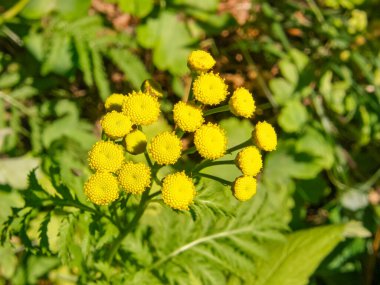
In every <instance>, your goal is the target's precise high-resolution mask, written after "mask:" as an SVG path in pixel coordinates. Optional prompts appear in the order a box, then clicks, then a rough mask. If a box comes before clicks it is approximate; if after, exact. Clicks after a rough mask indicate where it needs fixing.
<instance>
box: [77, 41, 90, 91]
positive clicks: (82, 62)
mask: <svg viewBox="0 0 380 285" xmlns="http://www.w3.org/2000/svg"><path fill="white" fill-rule="evenodd" d="M73 39H74V45H75V48H76V51H77V53H78V59H79V67H80V69H81V70H82V72H83V78H84V82H85V83H86V84H87V86H93V84H94V81H93V79H92V65H91V57H90V49H89V46H88V44H87V42H86V41H84V40H83V39H81V38H79V36H74V37H73Z"/></svg>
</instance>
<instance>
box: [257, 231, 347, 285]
mask: <svg viewBox="0 0 380 285" xmlns="http://www.w3.org/2000/svg"><path fill="white" fill-rule="evenodd" d="M344 229H345V226H343V225H333V226H323V227H318V228H313V229H309V230H302V231H298V232H295V233H293V234H290V235H288V236H287V241H286V242H285V243H270V244H267V245H266V247H267V249H268V252H269V253H270V254H269V256H268V258H267V259H264V260H260V261H259V262H258V263H257V271H256V275H257V280H256V282H254V284H255V285H278V284H281V285H306V284H308V279H309V277H310V276H311V275H312V274H313V272H314V271H315V269H316V268H317V266H318V265H319V263H320V262H321V261H322V260H323V259H324V258H325V257H326V255H328V254H329V253H330V252H331V251H332V250H333V249H334V247H335V246H336V245H337V244H338V243H339V242H340V241H341V240H342V239H343V238H344V237H343V233H344Z"/></svg>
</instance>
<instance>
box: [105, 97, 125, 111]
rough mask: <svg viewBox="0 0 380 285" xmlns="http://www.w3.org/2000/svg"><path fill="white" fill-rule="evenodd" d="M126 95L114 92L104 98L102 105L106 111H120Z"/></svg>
mask: <svg viewBox="0 0 380 285" xmlns="http://www.w3.org/2000/svg"><path fill="white" fill-rule="evenodd" d="M125 97H126V96H124V95H123V94H117V93H114V94H112V95H111V96H108V97H107V99H106V102H105V103H104V106H105V107H106V110H107V111H113V110H115V111H117V112H121V109H122V106H123V102H124V99H125Z"/></svg>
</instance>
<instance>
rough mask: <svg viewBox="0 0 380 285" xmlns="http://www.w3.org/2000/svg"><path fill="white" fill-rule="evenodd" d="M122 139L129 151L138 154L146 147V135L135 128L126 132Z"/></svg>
mask: <svg viewBox="0 0 380 285" xmlns="http://www.w3.org/2000/svg"><path fill="white" fill-rule="evenodd" d="M124 141H125V145H126V149H127V151H128V152H129V153H132V154H140V153H143V152H144V151H145V149H146V144H147V142H146V135H145V134H144V133H143V132H142V131H139V130H137V129H136V130H134V131H132V132H130V133H129V134H127V135H126V136H125V139H124Z"/></svg>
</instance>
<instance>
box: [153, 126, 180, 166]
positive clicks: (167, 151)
mask: <svg viewBox="0 0 380 285" xmlns="http://www.w3.org/2000/svg"><path fill="white" fill-rule="evenodd" d="M181 150H182V143H181V140H180V139H179V138H178V137H177V136H176V135H175V134H174V133H172V132H168V131H166V132H163V133H160V134H158V135H157V136H155V137H154V138H153V139H152V141H151V142H150V144H149V152H150V154H151V155H152V157H153V159H154V160H155V161H157V163H158V164H161V165H163V164H166V165H167V164H174V163H176V162H177V160H178V159H179V157H180V156H181Z"/></svg>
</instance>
